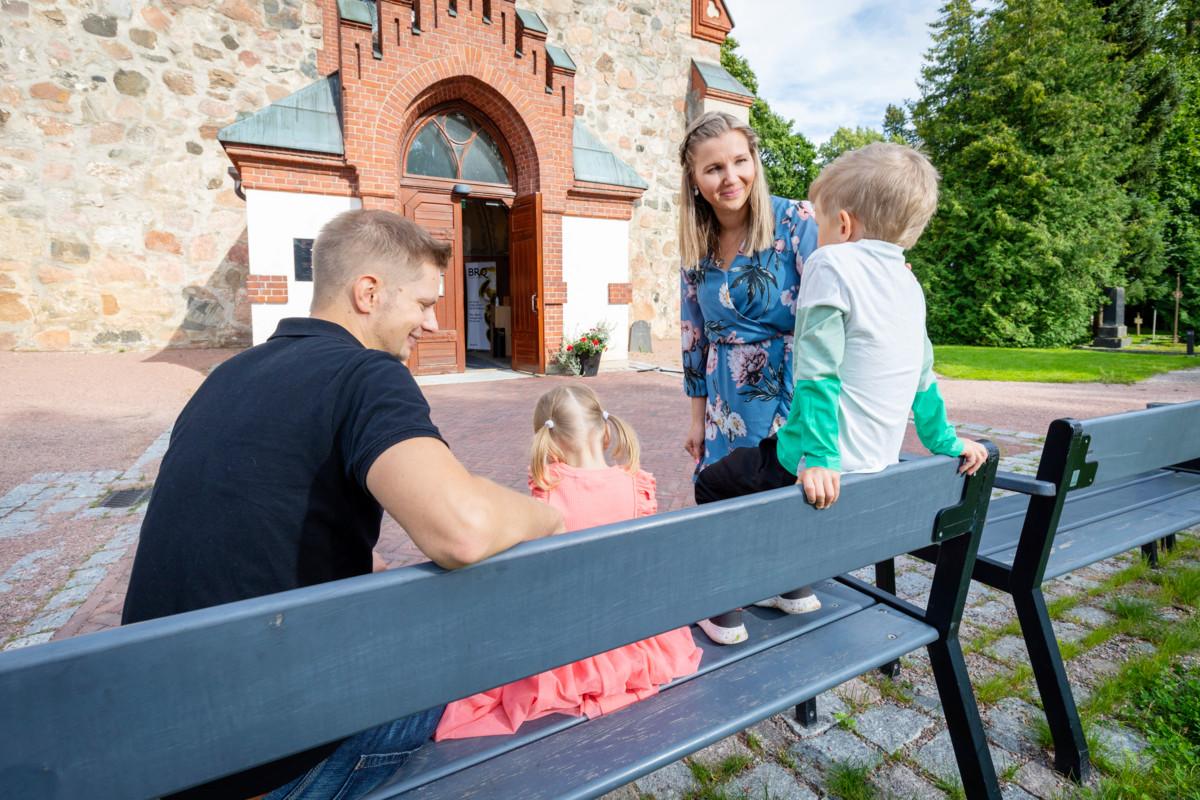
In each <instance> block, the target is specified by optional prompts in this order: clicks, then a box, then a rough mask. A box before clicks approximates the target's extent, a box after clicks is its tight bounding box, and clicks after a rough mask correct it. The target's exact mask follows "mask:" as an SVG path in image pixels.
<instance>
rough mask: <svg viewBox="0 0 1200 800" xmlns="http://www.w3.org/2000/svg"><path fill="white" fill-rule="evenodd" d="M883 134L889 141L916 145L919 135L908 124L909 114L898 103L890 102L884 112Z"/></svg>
mask: <svg viewBox="0 0 1200 800" xmlns="http://www.w3.org/2000/svg"><path fill="white" fill-rule="evenodd" d="M883 135H884V138H886V139H887V140H888V141H889V142H899V143H901V144H907V145H914V144H916V142H917V135H916V133H914V132H913V129H912V126H910V125H909V124H908V114H907V113H905V111H904V109H903V108H901V107H900V106H898V105H894V104H892V103H888V107H887V109H885V110H884V112H883Z"/></svg>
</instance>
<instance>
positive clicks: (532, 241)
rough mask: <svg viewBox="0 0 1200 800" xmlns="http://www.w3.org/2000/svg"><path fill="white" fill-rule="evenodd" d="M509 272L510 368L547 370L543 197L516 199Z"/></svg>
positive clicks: (513, 212) (513, 206)
mask: <svg viewBox="0 0 1200 800" xmlns="http://www.w3.org/2000/svg"><path fill="white" fill-rule="evenodd" d="M508 220H509V223H508V224H509V236H508V257H509V264H510V265H511V267H510V269H511V271H512V278H511V291H512V303H513V311H512V332H513V334H512V335H513V346H512V366H513V369H519V370H525V371H527V372H545V371H546V346H545V342H546V324H545V300H544V297H543V293H542V196H541V194H531V195H526V196H525V197H518V198H517V199H516V200H515V201H514V202H513V205H512V212H511V213H510V214H509V216H508Z"/></svg>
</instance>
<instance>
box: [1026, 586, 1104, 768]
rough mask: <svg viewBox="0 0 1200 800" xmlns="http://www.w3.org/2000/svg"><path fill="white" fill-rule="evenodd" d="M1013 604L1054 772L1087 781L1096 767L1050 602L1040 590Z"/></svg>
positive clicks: (1027, 593) (1028, 593)
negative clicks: (1051, 748)
mask: <svg viewBox="0 0 1200 800" xmlns="http://www.w3.org/2000/svg"><path fill="white" fill-rule="evenodd" d="M1013 603H1014V604H1015V605H1016V607H1017V618H1018V619H1019V620H1020V622H1021V632H1022V633H1023V634H1024V635H1025V646H1026V647H1027V648H1028V649H1029V663H1030V665H1031V666H1032V667H1033V676H1034V678H1035V679H1036V680H1037V687H1038V692H1039V693H1040V694H1041V696H1042V708H1043V709H1045V711H1046V721H1047V722H1048V723H1049V724H1050V733H1051V735H1052V736H1053V737H1054V768H1055V769H1056V770H1058V771H1059V772H1061V773H1062V774H1064V775H1066V776H1067V777H1068V778H1071V779H1073V780H1076V781H1081V782H1082V781H1084V780H1087V778H1088V776H1089V775H1090V774H1091V771H1092V766H1091V762H1090V761H1089V758H1088V746H1087V741H1086V740H1085V739H1084V737H1083V723H1081V722H1080V721H1079V711H1078V710H1077V709H1076V708H1075V698H1074V696H1073V695H1072V694H1071V684H1070V682H1069V681H1068V680H1067V671H1066V669H1065V667H1064V666H1063V660H1062V654H1061V653H1060V652H1059V650H1058V641H1057V639H1055V637H1054V628H1053V627H1052V626H1051V624H1050V615H1049V614H1048V613H1046V599H1045V597H1043V596H1042V590H1041V588H1040V587H1039V588H1035V589H1033V590H1032V591H1019V592H1017V591H1014V592H1013Z"/></svg>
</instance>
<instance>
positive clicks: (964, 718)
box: [928, 638, 1000, 800]
mask: <svg viewBox="0 0 1200 800" xmlns="http://www.w3.org/2000/svg"><path fill="white" fill-rule="evenodd" d="M928 650H929V663H930V666H932V667H933V677H934V680H935V681H937V688H938V696H939V697H940V698H941V701H942V712H943V713H944V714H945V715H946V727H947V728H949V729H950V741H951V743H952V744H953V745H954V758H955V760H957V761H958V772H959V775H960V776H961V777H962V783H963V789H965V790H966V794H967V797H970V798H972V800H974V798H988V800H999V798H1000V782H999V780H998V779H997V777H996V767H995V765H994V764H993V763H992V757H991V753H990V752H989V751H988V743H987V735H986V734H985V733H984V730H983V720H982V719H980V717H979V706H977V705H976V704H975V694H974V692H972V691H971V678H970V676H969V675H968V674H967V662H966V660H964V659H963V653H962V645H961V644H959V642H958V639H957V638H952V639H950V640H949V641H945V642H933V643H932V644H930V645H929V648H928Z"/></svg>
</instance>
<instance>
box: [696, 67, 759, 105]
mask: <svg viewBox="0 0 1200 800" xmlns="http://www.w3.org/2000/svg"><path fill="white" fill-rule="evenodd" d="M692 63H693V64H695V65H696V69H697V70H698V71H699V73H700V78H701V79H702V80H703V81H704V85H705V86H707V87H708V88H710V89H717V90H719V91H722V92H729V93H730V94H740V95H741V96H742V97H754V92H752V91H750V90H749V89H747V88H746V87H745V86H742V85H741V84H740V83H738V80H737V78H735V77H733V76H732V75H730V74H729V73H728V72H726V71H725V68H724V67H722V66H721V65H720V64H713V63H711V62H708V61H693V62H692Z"/></svg>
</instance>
